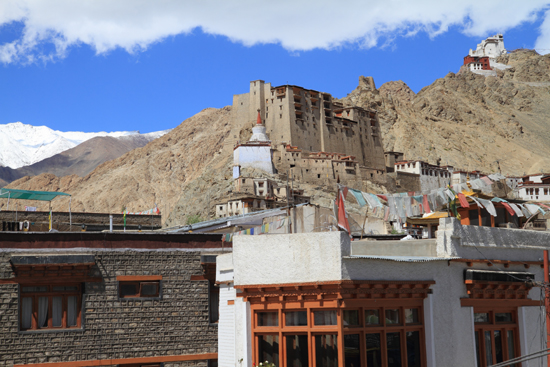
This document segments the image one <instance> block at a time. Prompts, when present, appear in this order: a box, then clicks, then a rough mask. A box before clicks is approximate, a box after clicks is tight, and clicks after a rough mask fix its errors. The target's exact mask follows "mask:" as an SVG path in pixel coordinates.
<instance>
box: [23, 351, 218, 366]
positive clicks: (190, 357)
mask: <svg viewBox="0 0 550 367" xmlns="http://www.w3.org/2000/svg"><path fill="white" fill-rule="evenodd" d="M208 359H218V353H205V354H187V355H180V356H160V357H142V358H122V359H102V360H88V361H73V362H49V363H29V364H14V365H13V367H24V366H34V367H88V366H89V367H95V366H111V365H115V364H118V365H125V364H152V363H164V362H180V361H202V360H208Z"/></svg>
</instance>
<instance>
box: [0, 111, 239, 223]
mask: <svg viewBox="0 0 550 367" xmlns="http://www.w3.org/2000/svg"><path fill="white" fill-rule="evenodd" d="M230 120H231V109H230V108H229V107H226V108H222V109H219V110H218V109H206V110H204V111H202V112H200V113H198V114H197V115H195V116H193V117H191V118H189V119H187V120H185V121H184V122H183V123H182V124H181V125H179V126H178V127H176V128H175V129H173V130H172V131H170V132H169V133H167V134H166V135H164V136H162V137H160V138H158V139H155V140H153V141H152V142H150V143H149V144H147V145H146V146H145V147H142V148H138V149H134V150H132V151H130V152H128V153H126V154H124V155H123V156H121V157H119V158H117V159H114V160H111V161H108V162H105V163H103V164H102V165H100V166H98V167H97V168H96V169H95V170H94V171H93V172H91V173H90V174H88V175H86V176H85V177H79V176H77V175H71V176H64V177H57V176H55V175H53V174H49V173H44V174H41V175H38V176H34V177H29V176H27V177H24V178H21V179H19V180H17V181H14V182H12V183H11V184H10V185H8V187H10V188H18V189H23V190H47V191H63V192H67V193H70V194H71V195H72V209H73V210H74V211H86V212H113V213H120V212H121V211H122V207H123V206H125V207H127V208H128V210H129V211H131V212H134V211H141V210H145V209H149V208H152V207H153V206H154V205H155V203H156V204H157V205H158V207H159V209H160V210H161V212H162V213H163V215H164V216H163V220H166V219H167V214H168V213H170V212H171V211H172V210H173V209H174V207H175V203H176V202H177V200H178V199H179V198H180V196H182V193H183V192H184V191H187V190H186V186H189V185H190V184H191V183H192V182H194V181H196V180H197V179H198V178H199V177H201V175H204V174H205V168H206V167H207V166H209V165H210V166H211V167H213V168H214V169H215V168H216V167H217V162H219V161H221V160H220V150H221V149H222V147H223V141H224V139H225V138H226V136H227V135H228V133H229V130H230ZM219 172H223V174H224V175H227V176H228V177H230V175H231V172H230V171H229V170H219ZM212 199H213V200H214V199H215V198H214V197H213V198H212ZM195 200H201V201H204V198H203V196H202V195H198V196H197V197H196V198H195ZM19 205H38V206H39V210H40V209H45V208H47V203H45V204H43V203H39V202H24V201H21V202H20V203H19ZM52 205H53V209H54V210H63V211H64V210H67V208H68V200H67V199H57V200H54V201H53V202H52ZM5 207H6V202H5V200H3V201H0V208H1V209H5Z"/></svg>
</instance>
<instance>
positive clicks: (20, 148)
mask: <svg viewBox="0 0 550 367" xmlns="http://www.w3.org/2000/svg"><path fill="white" fill-rule="evenodd" d="M168 131H169V130H165V131H158V132H153V133H148V134H140V133H139V131H115V132H109V133H107V132H104V131H102V132H97V133H85V132H79V131H67V132H64V131H58V130H52V129H50V128H49V127H47V126H32V125H27V124H23V123H21V122H13V123H9V124H4V125H2V124H0V166H6V167H10V168H19V167H23V166H28V165H31V164H33V163H36V162H39V161H41V160H43V159H46V158H49V157H51V156H53V155H56V154H58V153H61V152H63V151H65V150H67V149H71V148H73V147H75V146H77V145H79V144H80V143H82V142H85V141H86V140H89V139H92V138H95V137H98V136H110V137H114V138H120V137H125V136H136V135H138V136H143V137H146V138H149V140H153V139H155V138H158V137H160V136H162V135H164V134H166V132H168Z"/></svg>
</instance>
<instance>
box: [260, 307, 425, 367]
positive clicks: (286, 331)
mask: <svg viewBox="0 0 550 367" xmlns="http://www.w3.org/2000/svg"><path fill="white" fill-rule="evenodd" d="M296 306H298V308H297V307H296ZM300 306H302V307H300ZM423 307H424V306H423V299H395V300H376V301H375V300H372V301H370V300H348V301H346V302H345V303H344V302H339V301H336V300H334V301H305V302H304V301H302V302H300V303H299V305H297V304H296V303H294V302H293V303H288V304H284V303H283V304H277V303H272V302H269V303H267V304H251V312H252V314H251V316H252V320H251V326H252V342H253V348H252V361H253V362H254V363H255V364H256V365H258V364H259V362H264V361H260V360H259V356H258V351H259V337H260V336H262V335H278V337H279V361H278V366H279V367H288V366H287V364H286V358H287V350H286V337H287V336H289V335H307V336H308V339H307V340H308V361H309V365H310V366H315V365H316V350H315V348H316V346H315V337H316V336H318V335H327V334H331V335H336V343H337V347H338V348H337V349H338V365H345V360H344V357H345V355H344V354H345V349H344V335H351V334H359V339H360V355H361V365H362V366H366V363H367V360H366V359H367V354H366V340H365V339H366V336H365V335H366V334H376V333H378V334H380V353H381V357H382V366H387V365H388V361H387V358H388V357H387V338H386V335H387V334H388V333H394V332H398V333H399V334H400V349H401V360H402V366H403V367H406V366H407V363H408V361H407V340H406V335H407V332H413V331H418V332H419V337H420V343H421V345H420V353H421V354H420V359H421V365H422V366H423V367H425V366H426V365H427V358H426V342H425V339H426V337H425V330H424V313H423ZM411 308H415V309H418V320H419V322H418V323H415V324H406V323H405V309H411ZM372 309H378V310H379V315H380V316H379V318H380V320H381V322H382V323H381V324H380V325H366V324H365V317H364V314H365V310H372ZM387 309H398V310H399V317H400V324H399V325H386V320H385V310H387ZM331 310H334V311H336V317H337V324H336V325H314V312H315V311H331ZM352 310H356V311H358V312H359V325H358V326H344V312H343V311H352ZM296 311H306V312H307V320H308V324H307V326H286V313H287V312H296ZM260 312H277V313H278V326H258V313H260Z"/></svg>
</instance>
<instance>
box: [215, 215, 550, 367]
mask: <svg viewBox="0 0 550 367" xmlns="http://www.w3.org/2000/svg"><path fill="white" fill-rule="evenodd" d="M549 239H550V234H547V233H544V232H537V231H519V230H512V229H503V228H486V227H476V226H462V225H460V222H459V221H457V220H456V219H455V218H444V219H441V223H440V225H439V231H438V233H437V238H436V239H430V240H416V241H375V242H374V243H373V242H372V241H353V242H350V240H349V237H348V236H347V235H346V234H345V233H343V232H332V233H330V232H328V233H307V234H291V235H265V236H239V237H237V238H235V239H234V243H233V253H232V254H225V255H221V256H218V260H217V283H218V284H219V286H220V295H221V296H220V298H221V301H220V322H219V355H218V358H219V359H218V361H219V365H220V366H227V367H229V366H231V367H233V366H239V367H252V366H253V364H256V365H258V363H259V362H264V361H266V360H267V361H269V362H272V363H274V364H275V365H276V366H279V367H290V366H342V367H343V366H355V367H358V366H369V367H370V366H408V367H416V366H418V367H420V366H427V367H433V366H457V367H461V366H464V367H470V366H478V367H484V366H490V365H492V364H495V363H497V362H500V361H505V360H508V359H511V358H513V357H518V356H520V355H526V354H530V353H533V352H537V351H539V350H540V349H541V345H544V343H545V340H544V333H543V332H542V331H543V328H544V325H543V323H542V322H541V321H540V320H541V318H542V319H544V312H543V313H542V314H541V310H540V304H541V300H540V294H541V292H540V289H539V288H537V287H534V286H533V282H532V281H533V280H534V281H541V280H543V271H542V268H541V266H540V265H541V260H540V259H541V257H542V253H543V250H544V249H547V248H548V246H549V245H548V243H549V241H548V240H549ZM493 264H494V266H493ZM489 265H491V266H489ZM545 361H546V358H540V359H537V360H532V361H530V362H529V363H528V364H527V363H524V364H523V366H526V365H529V366H546V363H545Z"/></svg>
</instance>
